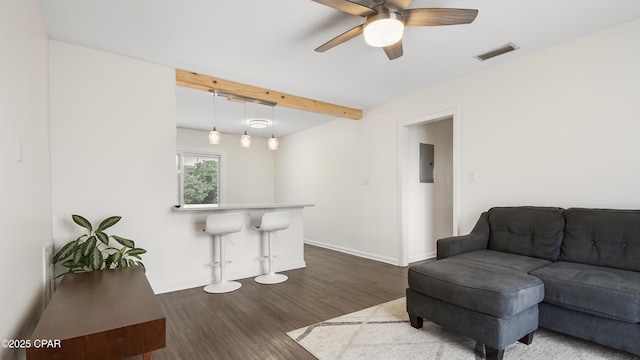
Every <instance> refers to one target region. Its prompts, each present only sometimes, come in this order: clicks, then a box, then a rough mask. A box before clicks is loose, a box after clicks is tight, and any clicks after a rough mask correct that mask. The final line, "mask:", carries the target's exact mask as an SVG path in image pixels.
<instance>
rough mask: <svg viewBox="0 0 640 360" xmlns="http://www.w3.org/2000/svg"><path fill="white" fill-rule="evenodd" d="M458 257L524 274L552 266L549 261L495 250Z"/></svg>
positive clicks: (473, 252)
mask: <svg viewBox="0 0 640 360" xmlns="http://www.w3.org/2000/svg"><path fill="white" fill-rule="evenodd" d="M456 257H457V258H458V259H466V260H468V261H475V262H479V263H484V264H490V265H494V266H499V267H503V268H505V269H511V270H517V271H522V272H524V273H529V272H530V271H533V270H535V269H539V268H541V267H543V266H546V265H549V264H552V262H551V261H549V260H544V259H538V258H534V257H529V256H522V255H516V254H511V253H505V252H502V251H493V250H478V251H471V252H466V253H463V254H460V255H457V256H456Z"/></svg>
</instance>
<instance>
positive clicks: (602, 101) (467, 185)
mask: <svg viewBox="0 0 640 360" xmlns="http://www.w3.org/2000/svg"><path fill="white" fill-rule="evenodd" d="M638 34H640V21H634V22H631V23H628V24H624V25H621V26H618V27H615V28H612V29H609V30H606V31H603V32H600V33H596V34H593V35H590V36H587V37H584V38H581V39H578V40H575V41H572V42H568V43H565V44H563V45H560V46H557V47H555V48H551V49H547V50H544V51H541V52H538V53H535V54H532V55H530V56H527V57H524V58H520V59H518V60H514V61H511V62H508V63H505V64H501V65H497V66H494V67H492V68H488V69H485V70H483V71H480V72H478V73H475V74H472V75H469V76H466V77H463V78H460V79H457V80H454V81H450V82H448V83H445V84H442V85H440V86H436V87H432V88H429V89H426V90H424V91H421V92H418V93H415V94H412V95H410V96H406V97H403V98H400V99H396V100H393V101H390V102H388V103H385V104H381V105H379V106H377V107H374V108H370V109H366V110H365V116H364V118H363V119H362V120H360V121H351V120H344V119H336V120H334V121H332V122H330V123H327V124H323V125H321V126H318V127H314V128H311V129H309V130H307V131H304V132H301V133H297V134H293V135H290V136H287V137H285V138H283V139H282V151H281V152H279V154H278V155H277V158H276V175H275V176H276V180H275V183H276V199H277V200H279V199H280V197H286V198H297V199H304V201H310V202H316V203H317V204H318V206H316V207H315V208H314V209H313V212H312V211H309V212H308V215H309V216H308V217H307V218H306V220H307V228H308V231H307V232H306V237H307V238H308V239H311V240H312V241H315V242H320V243H324V244H327V246H333V247H336V248H339V247H344V248H346V249H347V250H348V251H351V252H356V253H357V252H360V253H366V254H368V255H371V256H372V257H377V258H381V259H390V260H392V261H397V259H398V249H399V247H398V246H397V244H398V241H399V236H398V233H399V232H398V231H397V229H398V224H397V223H398V221H397V213H398V211H397V206H398V205H397V204H398V196H397V193H398V188H397V181H396V179H397V174H398V170H397V168H398V161H397V158H396V154H397V140H396V136H395V135H396V131H397V126H396V124H397V123H398V122H402V121H406V120H407V119H414V118H418V117H420V116H425V115H428V114H436V113H440V112H442V111H444V110H446V109H456V110H458V111H459V113H460V169H459V170H460V177H461V179H462V181H461V184H460V214H459V215H460V225H459V227H460V233H462V234H464V233H466V232H468V231H469V230H470V229H471V228H472V227H473V225H474V224H475V222H476V220H477V218H478V216H479V215H480V213H481V212H482V211H485V210H487V209H488V208H489V207H492V206H498V205H550V206H561V207H570V206H588V207H611V208H640V193H639V192H637V191H636V188H637V185H636V184H638V183H639V182H640V165H639V163H638V161H637V154H638V153H640V142H638V141H637V140H636V138H637V134H638V133H640V122H639V121H637V119H638V118H640V107H639V106H638V101H637V99H636V98H637V94H638V93H640V67H638V66H637V64H638V63H640V42H638V41H637V36H638ZM469 171H474V172H475V173H476V177H477V181H476V182H467V181H466V179H467V174H468V172H469ZM363 177H368V178H369V180H370V181H369V186H361V185H360V184H359V179H360V178H363ZM285 190H286V194H285ZM307 199H308V200H307Z"/></svg>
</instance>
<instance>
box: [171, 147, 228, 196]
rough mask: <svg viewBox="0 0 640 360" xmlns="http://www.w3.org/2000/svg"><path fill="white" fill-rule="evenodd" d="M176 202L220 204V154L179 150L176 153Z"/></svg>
mask: <svg viewBox="0 0 640 360" xmlns="http://www.w3.org/2000/svg"><path fill="white" fill-rule="evenodd" d="M176 168H177V175H178V192H177V195H178V198H177V200H178V204H180V205H183V206H218V205H219V204H220V155H215V154H199V153H187V152H179V153H178V154H176Z"/></svg>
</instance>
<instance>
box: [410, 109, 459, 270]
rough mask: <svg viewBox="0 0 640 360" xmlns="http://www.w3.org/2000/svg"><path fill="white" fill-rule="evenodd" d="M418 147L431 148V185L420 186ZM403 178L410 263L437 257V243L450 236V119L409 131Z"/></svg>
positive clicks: (416, 127) (451, 164) (451, 209)
mask: <svg viewBox="0 0 640 360" xmlns="http://www.w3.org/2000/svg"><path fill="white" fill-rule="evenodd" d="M420 143H425V144H432V145H434V164H435V165H434V181H433V183H421V182H420V166H419V163H420ZM408 150H409V154H408V161H407V162H406V163H405V165H404V166H405V168H404V169H402V170H400V171H403V172H404V173H405V174H406V181H404V182H403V185H402V186H406V191H408V192H409V193H410V194H411V196H409V197H408V198H407V200H408V204H407V210H408V211H407V212H406V216H407V240H408V244H407V246H408V255H409V262H414V261H418V260H424V259H429V258H433V257H435V256H436V240H438V239H441V238H443V237H447V236H451V235H452V234H453V119H452V118H448V119H444V120H440V121H436V122H431V123H427V124H421V125H414V126H410V127H409V131H408Z"/></svg>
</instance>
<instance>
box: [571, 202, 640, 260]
mask: <svg viewBox="0 0 640 360" xmlns="http://www.w3.org/2000/svg"><path fill="white" fill-rule="evenodd" d="M564 218H565V234H564V242H563V244H562V251H561V254H560V260H562V261H570V262H575V263H583V264H590V265H599V266H607V267H612V268H617V269H625V270H633V271H640V210H608V209H578V208H572V209H568V210H567V211H565V213H564Z"/></svg>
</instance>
